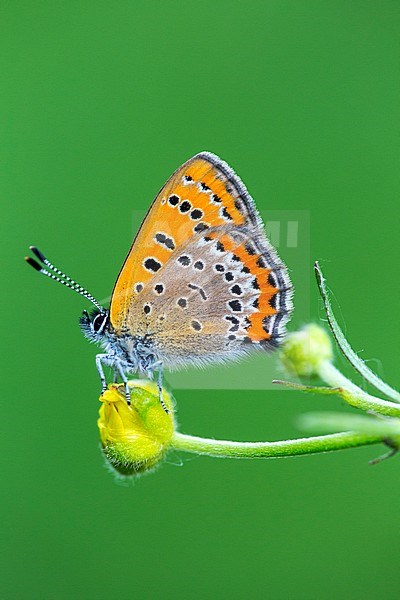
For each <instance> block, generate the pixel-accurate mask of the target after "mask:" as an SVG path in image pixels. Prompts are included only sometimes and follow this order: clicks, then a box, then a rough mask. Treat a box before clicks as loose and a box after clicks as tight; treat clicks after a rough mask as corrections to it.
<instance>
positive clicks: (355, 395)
mask: <svg viewBox="0 0 400 600" xmlns="http://www.w3.org/2000/svg"><path fill="white" fill-rule="evenodd" d="M318 375H319V376H320V377H321V379H323V380H324V381H325V382H326V383H328V384H329V385H331V386H332V387H333V388H337V393H338V394H340V396H342V398H343V399H344V400H345V401H346V402H347V403H348V404H350V405H351V406H354V407H355V408H361V409H362V410H371V411H373V412H376V413H379V414H381V415H385V416H388V417H400V406H399V405H398V404H397V403H396V402H390V401H389V400H381V398H377V397H376V396H371V394H367V393H366V392H364V391H363V390H362V389H361V388H359V387H358V386H357V385H355V384H354V383H353V382H352V381H350V380H349V379H347V377H345V376H344V375H343V374H342V373H341V372H340V371H338V369H337V368H336V367H335V366H334V365H333V364H332V363H331V362H330V361H322V362H321V363H320V364H319V366H318Z"/></svg>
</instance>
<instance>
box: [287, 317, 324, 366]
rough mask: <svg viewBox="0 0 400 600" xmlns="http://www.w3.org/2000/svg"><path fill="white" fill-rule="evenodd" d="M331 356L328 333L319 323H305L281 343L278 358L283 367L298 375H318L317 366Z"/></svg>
mask: <svg viewBox="0 0 400 600" xmlns="http://www.w3.org/2000/svg"><path fill="white" fill-rule="evenodd" d="M332 358H333V353H332V345H331V341H330V338H329V335H328V334H327V332H326V331H325V329H323V328H322V327H320V326H319V325H315V324H314V323H312V324H310V325H306V326H305V327H303V328H302V329H300V331H295V332H294V333H290V334H289V335H288V336H287V338H286V340H285V342H284V343H283V345H282V349H281V353H280V359H281V361H282V364H283V366H284V367H285V369H286V370H287V371H288V372H289V373H291V374H295V375H297V376H299V377H314V376H317V375H318V370H319V367H320V365H321V364H322V363H324V362H326V361H331V360H332Z"/></svg>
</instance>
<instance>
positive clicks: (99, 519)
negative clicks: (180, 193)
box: [0, 0, 400, 600]
mask: <svg viewBox="0 0 400 600" xmlns="http://www.w3.org/2000/svg"><path fill="white" fill-rule="evenodd" d="M0 11H1V21H0V23H1V24H0V33H1V36H0V37H1V41H0V44H1V57H2V58H1V73H2V83H3V85H2V88H3V89H2V94H1V98H2V99H1V111H0V122H1V153H2V156H1V164H2V179H1V187H2V198H3V199H2V203H3V207H4V214H5V216H4V217H3V219H2V227H3V228H4V229H3V233H2V239H3V241H4V243H5V245H4V249H3V257H2V258H3V264H4V267H3V277H2V282H3V286H4V291H3V298H4V300H5V303H4V309H3V310H4V313H3V325H2V332H3V338H4V337H5V339H4V341H3V350H4V359H3V366H4V376H3V386H4V388H5V389H4V393H3V397H4V400H5V401H4V402H3V408H2V415H3V418H2V420H3V424H4V427H3V435H2V439H1V443H2V451H1V455H2V458H3V494H2V503H3V506H2V522H3V529H4V533H3V535H2V545H3V546H4V548H3V550H4V551H3V558H2V561H1V566H2V569H3V570H4V577H3V578H2V579H3V583H2V589H3V596H4V597H5V598H18V599H25V598H26V599H41V600H42V599H51V600H53V599H60V600H63V599H66V600H67V599H68V600H69V599H70V598H71V597H74V598H82V599H92V598H93V599H103V598H104V599H106V598H107V599H108V598H118V599H121V600H123V599H129V598H135V597H141V598H146V599H148V598H149V599H150V598H165V599H170V598H171V599H180V598H193V597H208V598H230V599H232V600H235V599H241V598H257V597H263V598H264V597H267V598H276V599H286V598H296V599H303V598H304V599H310V598H311V599H314V598H315V599H317V598H318V599H331V598H332V599H333V598H346V599H347V598H349V599H350V598H351V599H352V600H353V599H359V598H360V599H361V598H363V599H365V598H376V597H385V598H386V599H387V600H390V599H392V598H393V599H394V598H398V587H399V574H398V560H397V548H398V543H399V537H398V534H399V520H398V517H397V516H396V515H397V506H398V498H399V491H400V485H399V477H398V468H399V462H398V459H396V458H395V459H393V460H390V461H387V462H385V463H383V464H381V465H379V466H376V467H369V466H368V464H367V463H368V460H369V459H371V458H373V457H375V456H376V455H377V454H379V452H380V451H381V448H379V447H372V448H366V449H360V450H353V451H345V452H341V453H338V454H330V455H322V456H315V457H305V458H297V459H286V460H275V461H265V462H263V461H258V462H257V461H253V462H251V461H249V462H246V461H223V460H218V459H211V458H198V457H195V458H191V457H189V456H188V455H187V456H181V457H179V456H171V457H170V458H169V461H168V462H167V463H166V464H164V465H163V466H162V468H161V469H159V470H158V471H157V472H156V473H154V474H152V475H149V476H147V477H143V478H142V479H140V480H139V481H137V482H136V484H135V485H134V486H121V485H117V484H116V483H115V482H114V480H113V477H112V476H111V475H110V474H109V473H108V472H107V471H106V469H105V468H104V466H103V461H102V457H101V455H100V452H99V447H98V434H97V430H96V416H97V410H98V402H97V396H98V391H99V382H98V378H97V373H96V371H95V367H94V354H95V349H94V348H93V347H90V346H89V345H88V344H87V342H86V341H84V339H83V338H82V336H81V333H80V331H79V328H78V326H77V318H78V316H79V314H80V312H81V310H82V309H83V308H85V306H87V304H86V303H85V301H83V300H82V299H80V298H78V297H77V296H74V295H73V294H71V293H67V292H65V290H62V289H61V288H60V286H56V285H50V283H49V282H48V281H45V280H44V279H41V278H40V277H39V276H37V275H36V274H35V273H34V272H33V271H32V270H31V269H28V268H27V267H26V266H25V265H24V263H23V261H22V257H23V255H24V254H25V253H26V248H27V246H28V244H30V243H34V244H37V245H38V246H39V247H40V248H43V249H44V250H46V252H48V253H49V255H50V257H51V258H53V259H54V260H55V261H57V262H59V264H60V265H62V266H63V267H65V268H66V269H68V270H69V271H70V272H71V275H73V276H76V277H78V278H79V280H80V281H82V282H84V284H85V285H87V286H88V288H89V289H90V290H91V291H92V293H93V294H95V295H97V296H98V297H100V298H102V297H106V296H108V295H109V294H110V291H111V289H112V286H113V283H114V279H115V277H116V274H117V272H118V269H119V267H120V264H121V262H122V260H123V258H124V256H125V253H126V251H127V249H128V247H129V245H130V241H131V236H132V233H133V224H132V214H133V211H135V210H137V211H144V210H145V209H146V208H147V207H148V205H149V203H150V201H151V200H152V198H153V196H154V194H155V193H156V192H157V191H158V189H159V188H160V186H161V185H162V184H163V182H164V181H165V179H166V178H167V177H168V176H169V175H170V173H171V172H172V171H173V170H174V169H175V168H176V167H177V166H178V165H179V164H180V163H181V162H183V161H184V160H186V159H187V158H188V157H189V156H191V155H192V154H194V153H196V152H198V151H200V150H203V149H208V150H211V151H213V152H216V153H217V154H220V155H221V156H222V157H223V158H225V159H226V160H228V161H229V162H230V163H231V164H232V166H233V167H234V168H235V169H236V170H237V171H238V173H239V174H240V175H241V177H242V178H243V179H244V181H245V182H246V183H247V185H248V186H249V189H250V191H251V193H252V194H253V196H254V197H255V199H256V201H257V204H258V206H259V207H260V208H261V209H262V210H263V211H266V212H265V213H264V214H268V211H269V210H271V211H280V210H284V211H289V212H288V214H289V215H290V211H299V210H300V211H304V213H305V214H307V215H309V221H310V233H309V239H308V240H306V243H307V244H308V248H309V251H308V252H306V253H304V254H303V255H302V257H303V259H304V260H302V261H299V260H297V258H298V255H296V256H294V254H295V253H292V254H293V258H292V254H291V253H290V251H289V249H285V248H284V247H283V248H282V250H281V253H282V255H283V258H285V260H286V261H287V262H288V263H289V266H290V267H291V269H292V276H293V279H294V282H295V285H296V290H297V298H296V306H297V310H296V312H295V316H294V318H293V321H292V324H291V328H292V329H295V328H296V327H297V326H299V325H301V324H302V323H305V322H308V321H309V319H310V316H311V317H312V318H313V319H320V318H321V317H322V312H321V307H320V302H319V300H318V295H317V291H316V286H315V284H314V279H313V274H312V261H313V260H314V259H316V258H318V259H320V260H321V263H322V266H323V267H324V269H325V274H326V276H327V277H328V280H329V284H330V286H331V287H332V289H333V290H334V292H335V296H336V299H337V301H336V303H335V307H336V311H337V312H338V314H339V315H340V314H341V315H342V316H341V324H342V325H343V326H344V327H345V328H346V330H347V332H348V336H349V339H350V340H351V342H352V344H353V345H354V347H355V349H356V350H357V351H360V352H362V356H363V357H364V358H366V359H371V360H372V361H373V362H372V366H373V367H374V368H375V369H376V370H377V371H378V373H379V374H380V375H383V376H385V377H386V378H387V380H388V381H389V382H392V383H394V384H395V383H396V375H397V374H398V352H397V348H398V343H399V336H398V333H399V330H398V317H397V315H396V310H397V307H398V293H399V284H398V277H397V275H396V276H395V277H393V272H394V270H395V269H397V268H398V260H399V254H398V225H397V222H396V221H397V219H396V217H398V198H399V196H398V194H399V187H400V186H399V178H398V158H399V136H398V129H399V113H400V109H399V91H400V85H399V83H400V82H399V56H400V54H399V24H400V23H399V17H400V14H399V3H398V2H397V0H393V1H391V0H381V1H380V2H376V1H369V0H363V1H360V0H352V1H351V2H348V1H347V0H333V1H332V2H321V1H320V0H300V1H298V0H264V1H261V0H258V1H251V0H250V1H248V2H238V1H232V0H230V1H227V0H223V1H222V0H219V1H218V0H217V1H215V0H214V1H208V0H207V1H204V2H202V3H200V4H199V3H198V2H193V1H191V0H189V1H187V2H179V1H177V0H174V1H166V2H165V1H164V2H162V1H152V2H139V1H137V0H136V1H135V0H130V1H126V0H121V1H119V2H115V3H110V2H94V1H93V0H91V1H82V0H81V1H80V2H75V1H72V2H68V3H65V2H59V1H52V2H45V1H39V2H27V1H19V2H3V3H2V5H1V7H0ZM296 257H297V258H296ZM296 261H297V262H296ZM298 263H301V264H298ZM304 299H306V301H305V300H304ZM265 360H266V363H267V359H265ZM338 364H339V366H341V368H342V369H344V370H345V371H346V372H347V373H350V371H349V370H348V369H347V367H346V365H345V364H344V362H343V360H342V359H341V358H340V357H339V358H338ZM268 365H270V366H269V367H268V368H270V369H271V374H272V376H277V375H278V376H280V375H281V373H280V372H279V368H278V365H277V362H276V359H274V358H272V359H269V360H268ZM271 365H272V366H271ZM202 376H203V377H204V379H205V381H206V379H207V371H204V372H203V374H202ZM205 387H207V386H205ZM175 395H176V398H177V402H178V406H179V421H180V425H181V430H182V431H184V432H187V433H193V434H199V435H204V436H210V437H212V436H214V437H221V438H222V437H226V438H231V439H242V440H245V439H247V440H257V439H260V440H263V439H280V438H285V437H289V436H299V435H302V432H301V431H299V430H298V428H297V425H296V418H297V416H298V415H299V414H301V413H302V412H305V411H308V410H314V409H317V408H318V409H321V408H322V407H326V408H327V409H337V408H340V406H341V405H340V402H339V401H338V400H335V399H325V400H321V399H320V398H314V397H308V396H304V395H301V394H296V393H289V392H284V391H280V390H273V391H270V390H264V391H263V390H258V391H252V392H251V393H247V394H246V393H245V392H244V391H243V390H237V391H235V390H229V391H228V390H225V391H224V390H217V391H215V390H212V389H206V390H201V389H197V390H190V389H184V388H182V387H180V388H179V389H177V390H176V392H175ZM342 410H347V409H346V408H345V407H342ZM181 460H182V463H183V464H182V465H181V466H177V465H179V464H180V461H181Z"/></svg>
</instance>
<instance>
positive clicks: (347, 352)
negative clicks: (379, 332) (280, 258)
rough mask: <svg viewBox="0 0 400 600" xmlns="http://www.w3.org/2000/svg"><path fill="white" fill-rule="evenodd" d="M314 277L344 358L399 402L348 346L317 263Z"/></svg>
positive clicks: (398, 398) (392, 390)
mask: <svg viewBox="0 0 400 600" xmlns="http://www.w3.org/2000/svg"><path fill="white" fill-rule="evenodd" d="M314 269H315V275H316V278H317V283H318V287H319V291H320V293H321V297H322V300H323V303H324V307H325V312H326V316H327V318H328V323H329V327H330V328H331V331H332V334H333V336H334V338H335V340H336V342H337V344H338V346H339V348H340V350H341V351H342V352H343V354H344V356H345V357H346V358H347V360H348V361H349V363H350V364H351V365H352V366H353V367H354V369H356V371H358V372H359V373H360V375H361V376H362V377H363V379H365V380H366V381H368V382H369V383H370V384H371V385H373V386H374V388H375V389H377V390H379V391H380V392H382V394H385V396H388V397H389V398H391V399H392V400H394V401H395V402H400V392H398V391H397V390H395V389H394V388H392V387H391V386H390V385H388V384H387V383H386V382H385V381H382V379H381V378H380V377H378V375H377V374H376V373H374V372H373V371H371V369H370V368H369V367H367V365H366V364H365V362H364V361H363V360H361V358H360V357H359V356H358V355H357V354H356V353H355V352H354V350H353V348H352V347H351V346H350V344H349V342H348V341H347V340H346V338H345V336H344V335H343V331H342V330H341V329H340V327H339V324H338V322H337V321H336V318H335V315H334V314H333V310H332V306H331V303H330V302H329V297H328V290H327V289H326V285H325V278H324V276H323V274H322V271H321V267H320V266H319V263H318V261H317V262H316V263H315V265H314Z"/></svg>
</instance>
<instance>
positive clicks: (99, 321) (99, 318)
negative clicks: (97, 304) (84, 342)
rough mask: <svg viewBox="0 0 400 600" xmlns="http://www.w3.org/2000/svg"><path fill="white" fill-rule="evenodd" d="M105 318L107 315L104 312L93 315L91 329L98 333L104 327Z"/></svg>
mask: <svg viewBox="0 0 400 600" xmlns="http://www.w3.org/2000/svg"><path fill="white" fill-rule="evenodd" d="M106 320H107V315H106V314H104V313H100V314H98V315H96V316H95V318H94V319H93V322H92V327H93V331H94V332H95V333H98V332H99V331H101V330H102V329H103V328H104V325H105V322H106Z"/></svg>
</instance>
